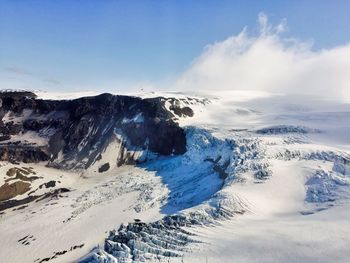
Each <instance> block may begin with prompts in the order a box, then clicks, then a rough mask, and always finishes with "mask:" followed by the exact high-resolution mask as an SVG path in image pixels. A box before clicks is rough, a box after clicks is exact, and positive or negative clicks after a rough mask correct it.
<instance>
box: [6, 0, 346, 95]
mask: <svg viewBox="0 0 350 263" xmlns="http://www.w3.org/2000/svg"><path fill="white" fill-rule="evenodd" d="M349 10H350V1H340V0H334V1H322V0H317V1H316V0H308V1H306V0H305V1H298V0H294V1H271V0H270V1H263V0H257V1H205V0H202V1H181V0H180V1H108V0H104V1H100V0H95V1H92V0H80V1H78V0H76V1H74V0H69V1H68V0H56V1H53V0H36V1H34V0H22V1H20V0H1V1H0V78H1V82H0V85H1V87H0V88H31V89H36V88H40V89H48V90H63V91H66V90H71V89H82V88H86V89H99V90H103V89H111V88H114V87H115V88H119V87H122V86H125V87H127V86H130V85H133V84H135V85H138V83H160V84H162V83H166V81H167V80H171V79H173V78H176V76H177V75H178V74H180V73H181V72H183V71H184V70H186V68H188V67H189V65H190V64H191V62H192V61H193V59H195V58H196V57H197V56H199V55H200V54H201V53H202V52H203V49H204V47H205V46H206V45H208V44H211V43H215V42H217V41H222V40H224V39H226V38H227V37H229V36H232V35H236V34H237V33H239V32H240V31H241V30H242V28H243V27H245V26H248V28H249V29H251V30H255V29H256V21H257V16H258V14H259V12H264V13H266V14H267V15H268V17H269V20H270V21H271V22H272V23H278V22H279V21H281V20H282V19H283V18H286V19H287V21H288V31H287V32H286V33H285V34H286V36H288V35H290V36H293V37H297V38H300V39H303V40H312V41H313V42H314V47H313V48H314V49H316V50H317V49H327V48H332V47H334V46H338V45H341V44H346V43H348V42H349V41H350V26H349V25H350V16H349Z"/></svg>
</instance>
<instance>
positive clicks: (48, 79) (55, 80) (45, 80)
mask: <svg viewBox="0 0 350 263" xmlns="http://www.w3.org/2000/svg"><path fill="white" fill-rule="evenodd" d="M44 82H46V83H49V84H53V85H61V81H59V80H57V79H54V78H46V79H44Z"/></svg>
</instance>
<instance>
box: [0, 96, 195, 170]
mask: <svg viewBox="0 0 350 263" xmlns="http://www.w3.org/2000/svg"><path fill="white" fill-rule="evenodd" d="M0 106H1V108H0V140H1V144H0V160H1V161H10V162H25V163H31V162H40V161H45V162H47V163H48V165H50V166H54V167H58V168H65V169H72V168H75V169H77V168H81V169H87V168H89V167H90V166H91V165H93V164H94V163H96V162H97V161H98V160H100V159H101V157H102V155H101V154H102V153H103V152H104V151H105V150H106V148H107V147H108V146H109V145H110V144H111V142H116V143H117V144H118V151H117V152H115V153H114V155H115V158H114V162H115V164H116V165H118V166H120V165H122V164H124V163H126V164H132V163H135V162H139V161H144V160H145V159H147V158H148V157H149V156H152V155H153V154H161V155H170V154H182V153H184V152H185V151H186V138H185V133H184V131H183V130H182V129H181V128H180V127H179V126H178V125H177V124H176V123H175V122H174V121H173V120H172V118H174V117H175V115H174V114H178V115H179V114H180V115H181V116H182V115H184V114H188V115H191V114H193V112H192V111H191V109H190V108H188V107H186V108H181V107H180V106H178V105H176V104H174V103H173V104H172V105H171V108H172V109H173V112H175V113H174V114H172V113H171V112H170V111H169V110H167V109H166V107H165V100H164V99H163V98H150V99H141V98H137V97H130V96H114V95H111V94H101V95H99V96H94V97H83V98H79V99H75V100H43V99H37V98H36V96H35V94H34V93H31V92H3V93H1V94H0ZM111 165H112V164H109V163H103V164H101V165H100V167H99V170H100V171H106V170H108V169H109V167H110V166H111Z"/></svg>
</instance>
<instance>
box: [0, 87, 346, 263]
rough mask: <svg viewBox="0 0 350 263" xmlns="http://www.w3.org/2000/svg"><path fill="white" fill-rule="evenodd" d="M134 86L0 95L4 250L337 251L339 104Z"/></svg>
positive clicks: (34, 254)
mask: <svg viewBox="0 0 350 263" xmlns="http://www.w3.org/2000/svg"><path fill="white" fill-rule="evenodd" d="M137 95H138V96H120V95H119V96H117V95H111V94H102V95H98V96H92V97H84V98H78V99H74V100H51V99H47V98H46V99H40V98H37V97H36V96H35V95H34V94H32V93H24V92H15V93H11V92H9V91H7V92H4V93H2V94H1V95H0V96H1V101H2V103H1V126H0V132H1V145H0V151H1V160H2V161H1V167H0V171H1V175H2V177H1V181H2V182H1V184H2V186H0V189H1V191H0V197H1V199H0V210H1V212H0V213H1V215H0V216H1V223H0V231H1V233H2V235H3V237H4V238H3V239H2V240H3V241H1V243H0V254H1V255H2V257H3V260H4V261H5V262H23V259H24V258H25V262H84V263H87V262H159V261H160V262H346V258H349V257H350V254H349V253H348V252H346V251H347V246H348V244H349V243H350V238H349V236H350V235H349V234H350V225H349V222H350V221H349V218H350V213H349V212H348V208H349V207H350V202H349V198H350V177H349V175H350V151H349V150H350V144H349V141H350V140H349V139H350V138H349V133H348V132H349V131H350V114H349V113H350V106H349V105H348V104H339V103H338V102H335V101H326V100H317V99H315V98H313V99H310V98H306V97H298V96H296V97H291V96H284V95H281V94H268V93H261V92H260V93H259V92H228V91H225V92H218V91H216V92H205V93H199V94H186V93H152V94H142V95H141V94H137ZM39 96H40V94H39ZM46 96H47V94H46ZM323 222H326V223H323ZM13 247H17V249H16V251H14V249H13ZM315 250H317V251H318V253H317V255H315ZM340 250H341V251H342V253H338V252H339V251H340Z"/></svg>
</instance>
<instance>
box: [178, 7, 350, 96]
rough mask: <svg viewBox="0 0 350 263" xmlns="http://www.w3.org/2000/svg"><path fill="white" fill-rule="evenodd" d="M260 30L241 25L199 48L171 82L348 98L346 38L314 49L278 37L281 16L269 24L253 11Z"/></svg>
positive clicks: (283, 24) (349, 65)
mask: <svg viewBox="0 0 350 263" xmlns="http://www.w3.org/2000/svg"><path fill="white" fill-rule="evenodd" d="M258 24H259V29H260V32H259V34H258V35H255V36H254V35H251V34H249V33H248V30H247V29H246V28H244V29H243V31H242V32H240V33H239V34H238V35H236V36H232V37H230V38H228V39H226V40H224V41H222V42H217V43H214V44H212V45H209V46H207V47H206V48H205V50H204V52H203V53H202V54H201V55H200V56H199V57H198V58H197V59H196V60H194V62H193V63H192V65H191V66H190V68H189V69H188V70H187V71H186V72H184V73H183V74H182V75H181V76H180V78H179V79H178V81H177V82H176V84H175V88H176V89H187V90H188V89H191V90H208V89H210V90H215V89H217V90H225V89H226V90H227V89H229V90H260V91H268V92H279V93H287V94H288V93H299V94H313V95H314V94H316V95H317V96H319V95H322V96H325V97H332V98H346V99H349V98H350V74H349V70H350V44H347V45H343V46H338V47H335V48H332V49H324V50H320V51H314V50H312V45H311V44H310V43H306V42H302V41H299V40H297V39H290V38H284V37H282V32H283V31H285V30H286V26H287V23H286V20H283V21H282V22H281V23H280V24H278V25H276V26H273V25H271V24H270V23H269V21H268V18H267V16H266V15H265V14H263V13H261V14H260V15H259V17H258Z"/></svg>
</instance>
